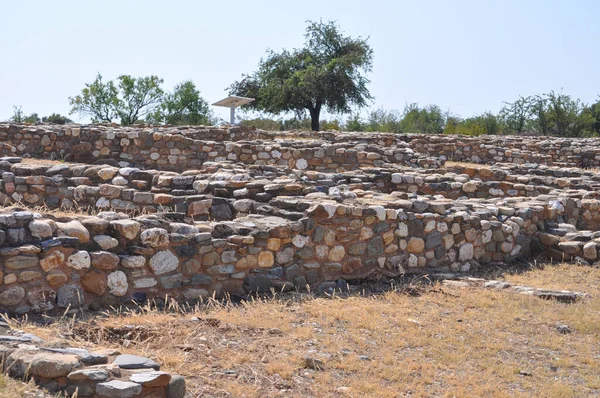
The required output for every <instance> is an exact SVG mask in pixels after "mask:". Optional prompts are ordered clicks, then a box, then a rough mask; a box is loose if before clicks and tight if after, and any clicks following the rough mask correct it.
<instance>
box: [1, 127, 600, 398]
mask: <svg viewBox="0 0 600 398" xmlns="http://www.w3.org/2000/svg"><path fill="white" fill-rule="evenodd" d="M0 141H1V142H2V144H1V145H0V149H1V151H2V153H1V155H2V156H4V157H3V158H1V159H0V177H1V179H0V203H1V204H3V205H4V206H5V208H4V210H3V211H2V212H1V214H0V281H1V285H0V307H1V308H2V309H3V310H4V311H5V312H7V313H9V314H11V315H14V314H17V315H22V314H26V313H63V312H65V311H80V310H86V309H92V310H93V309H104V308H109V307H118V306H120V305H135V304H143V303H146V302H148V301H149V300H163V299H164V298H165V296H168V297H173V298H176V299H179V300H182V301H186V302H194V301H195V300H198V299H200V298H206V297H210V296H213V295H214V296H217V297H223V296H225V295H236V296H241V297H245V296H247V295H248V294H251V293H255V292H259V293H260V292H272V291H275V292H281V291H290V290H300V291H304V290H307V289H310V290H311V291H317V292H330V291H333V290H334V289H336V288H343V287H344V286H345V285H346V283H347V281H350V280H357V279H365V278H369V277H372V276H375V275H386V276H399V275H402V274H405V273H410V272H432V271H436V272H439V271H442V272H464V273H467V272H469V271H471V270H474V269H481V268H484V267H491V266H494V265H497V264H501V265H504V264H506V263H510V262H512V261H514V260H515V259H518V258H522V259H530V258H532V257H534V256H539V255H544V256H547V257H551V258H553V259H556V260H575V261H578V262H580V263H583V264H593V263H595V262H596V261H598V249H597V246H598V244H599V243H600V239H599V238H600V214H599V212H598V206H599V201H598V189H599V187H600V173H598V172H597V171H596V170H594V169H593V168H595V167H599V166H600V145H598V141H597V140H594V139H564V138H539V137H533V138H532V137H501V136H500V137H487V136H483V137H477V138H471V137H463V136H446V135H422V134H409V135H391V134H378V133H336V132H320V133H308V132H265V131H257V130H247V129H242V128H239V127H231V128H214V127H181V128H174V127H144V128H123V127H117V126H103V125H90V126H79V125H68V126H50V125H39V126H26V125H14V124H0ZM30 157H31V158H36V159H52V160H55V162H44V161H40V160H37V161H35V162H32V161H30V160H28V159H26V158H30ZM57 160H58V161H60V162H56V161H57ZM448 161H453V162H452V163H446V162H448ZM456 162H469V163H471V164H464V163H463V164H461V163H456ZM472 163H478V164H480V165H481V166H477V165H473V164H472ZM55 210H61V212H57V211H55ZM90 355H91V354H90ZM7 358H9V357H8V356H7ZM77 371H78V372H79V370H77ZM69 374H70V373H69ZM66 377H67V378H68V377H69V376H68V375H66ZM140 377H142V376H140ZM143 377H145V376H143ZM128 383H133V381H128ZM67 384H68V383H67ZM67 384H63V385H62V386H61V388H63V390H65V388H66V387H65V386H66V385H67ZM117 384H118V383H117ZM138 384H139V383H138ZM59 385H60V383H59ZM142 385H143V383H142ZM132 388H134V389H135V391H137V390H138V389H137V387H132ZM140 388H141V387H140ZM90 391H91V390H90ZM94 391H95V392H94V393H95V394H97V396H117V395H106V394H105V395H103V394H104V393H103V392H100V391H98V388H97V387H96V389H95V390H94ZM140 391H141V390H140ZM107 394H108V393H107ZM136 394H139V393H136ZM79 396H84V395H82V394H81V393H80V394H79ZM128 396H136V395H128ZM168 396H169V397H171V395H168ZM172 396H175V395H172Z"/></svg>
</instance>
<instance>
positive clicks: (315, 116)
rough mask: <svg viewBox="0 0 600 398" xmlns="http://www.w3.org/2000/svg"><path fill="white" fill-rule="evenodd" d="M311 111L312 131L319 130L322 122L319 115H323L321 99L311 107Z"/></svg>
mask: <svg viewBox="0 0 600 398" xmlns="http://www.w3.org/2000/svg"><path fill="white" fill-rule="evenodd" d="M308 110H309V112H310V128H311V129H312V131H319V130H320V124H319V117H320V115H321V103H320V102H319V101H317V106H315V107H314V108H313V107H310V108H309V109H308Z"/></svg>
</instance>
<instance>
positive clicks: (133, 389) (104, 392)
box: [96, 380, 142, 398]
mask: <svg viewBox="0 0 600 398" xmlns="http://www.w3.org/2000/svg"><path fill="white" fill-rule="evenodd" d="M141 392H142V386H141V385H140V384H137V383H133V382H130V381H121V380H111V381H107V382H104V383H98V385H97V386H96V393H97V394H98V395H100V396H102V397H113V398H130V397H135V396H138V395H139V394H140V393H141Z"/></svg>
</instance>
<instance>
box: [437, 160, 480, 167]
mask: <svg viewBox="0 0 600 398" xmlns="http://www.w3.org/2000/svg"><path fill="white" fill-rule="evenodd" d="M444 166H445V167H471V168H474V169H489V168H490V167H492V166H491V165H489V164H479V163H471V162H453V161H451V160H448V161H446V163H444Z"/></svg>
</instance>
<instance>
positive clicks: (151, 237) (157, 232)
mask: <svg viewBox="0 0 600 398" xmlns="http://www.w3.org/2000/svg"><path fill="white" fill-rule="evenodd" d="M140 240H141V241H142V244H144V245H148V246H151V247H154V248H165V247H167V246H168V245H169V233H168V232H167V231H166V230H165V229H163V228H150V229H147V230H145V231H143V232H142V233H141V234H140Z"/></svg>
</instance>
